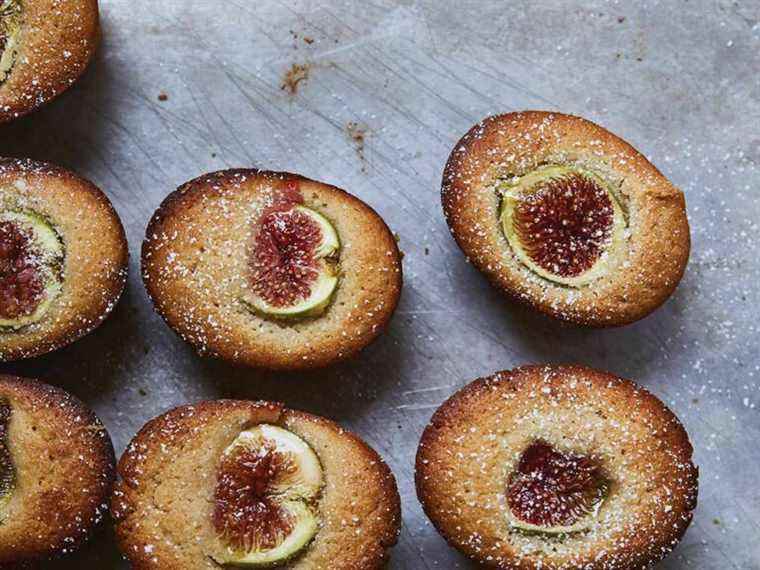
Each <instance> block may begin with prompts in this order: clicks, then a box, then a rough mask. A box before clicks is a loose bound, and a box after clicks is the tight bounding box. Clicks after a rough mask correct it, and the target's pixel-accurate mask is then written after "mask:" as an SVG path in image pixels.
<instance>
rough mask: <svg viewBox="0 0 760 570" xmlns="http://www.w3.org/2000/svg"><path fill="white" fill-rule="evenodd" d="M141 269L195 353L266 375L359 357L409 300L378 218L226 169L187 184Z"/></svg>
mask: <svg viewBox="0 0 760 570" xmlns="http://www.w3.org/2000/svg"><path fill="white" fill-rule="evenodd" d="M142 267H143V278H144V280H145V286H146V288H147V290H148V293H149V294H150V296H151V298H152V299H153V302H154V304H155V306H156V310H157V311H158V312H159V313H160V314H161V316H162V317H163V318H164V320H165V321H166V322H167V323H168V325H169V326H170V327H171V328H172V329H174V331H175V332H177V333H178V334H179V335H180V336H181V337H182V338H183V339H185V340H186V341H187V342H189V343H190V344H192V345H193V346H194V347H195V348H196V349H197V350H198V352H199V353H201V354H204V355H210V356H215V357H218V358H223V359H225V360H228V361H231V362H237V363H242V364H247V365H251V366H256V367H261V368H270V369H304V368H316V367H320V366H325V365H328V364H331V363H334V362H337V361H339V360H343V359H345V358H348V357H350V356H352V355H354V354H355V353H357V352H358V351H359V350H361V349H362V348H363V347H365V346H366V345H368V344H369V343H370V342H371V341H372V340H374V339H375V338H376V337H377V336H378V335H379V334H380V333H381V332H382V330H383V328H384V327H385V325H386V324H387V323H388V321H389V320H390V318H391V315H392V314H393V311H394V310H395V308H396V305H397V303H398V299H399V295H400V293H401V261H400V255H399V251H398V247H397V245H396V242H395V240H394V238H393V235H392V234H391V232H390V231H389V230H388V227H387V226H386V225H385V222H383V220H382V219H381V218H380V216H378V215H377V214H376V213H375V211H374V210H372V209H371V208H370V207H369V206H367V205H366V204H365V203H364V202H362V201H361V200H359V199H358V198H355V197H354V196H352V195H350V194H348V193H347V192H344V191H343V190H340V189H338V188H336V187H334V186H330V185H328V184H323V183H321V182H315V181H314V180H309V179H307V178H304V177H302V176H298V175H296V174H288V173H284V172H264V171H259V170H227V171H222V172H215V173H212V174H207V175H205V176H201V177H200V178H196V179H195V180H192V181H190V182H188V183H187V184H185V185H183V186H181V187H180V188H179V189H178V190H177V191H175V192H173V193H172V194H170V195H169V197H168V198H167V199H166V200H164V202H163V204H161V206H160V208H159V209H158V211H156V213H155V214H154V216H153V219H152V220H151V221H150V224H149V226H148V229H147V231H146V236H145V242H144V244H143V252H142Z"/></svg>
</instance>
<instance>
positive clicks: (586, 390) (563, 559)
mask: <svg viewBox="0 0 760 570" xmlns="http://www.w3.org/2000/svg"><path fill="white" fill-rule="evenodd" d="M537 439H543V440H545V441H548V442H549V443H551V444H552V445H554V446H556V447H558V448H561V449H567V450H568V451H574V452H578V453H581V454H584V455H592V454H593V455H594V456H595V457H600V458H601V460H602V461H603V465H604V468H605V471H606V472H607V473H608V475H609V476H610V478H611V480H612V486H611V490H610V493H609V495H608V497H607V498H606V499H605V502H604V504H603V506H602V509H601V511H600V513H599V517H598V519H597V522H596V523H595V524H594V526H592V528H591V529H590V530H589V531H588V532H587V533H581V534H575V535H570V536H569V537H567V538H565V539H564V540H560V539H551V538H546V537H542V536H530V535H525V534H521V533H519V532H515V531H513V530H512V529H510V527H509V523H508V519H507V517H506V515H505V509H507V508H508V507H507V506H506V503H505V500H504V493H505V490H506V480H507V477H508V475H509V473H510V472H511V470H512V469H513V468H514V466H515V465H516V462H517V460H518V458H519V455H520V454H521V453H522V451H523V450H524V449H525V448H526V447H527V446H528V445H530V443H531V442H532V441H535V440H537ZM691 456H692V447H691V444H690V443H689V439H688V436H687V434H686V431H685V430H684V428H683V426H682V425H681V424H680V422H679V421H678V419H677V418H676V417H675V416H674V415H673V413H672V412H671V411H670V410H668V409H667V407H665V405H664V404H663V403H662V402H661V401H660V400H659V399H657V398H656V397H655V396H653V395H652V394H650V393H649V392H647V391H646V390H644V389H642V388H640V387H638V386H636V385H635V384H633V383H632V382H629V381H627V380H623V379H620V378H617V377H615V376H613V375H611V374H608V373H605V372H600V371H597V370H593V369H590V368H586V367H582V366H525V367H522V368H517V369H515V370H512V371H508V372H500V373H497V374H495V375H493V376H491V377H488V378H481V379H479V380H476V381H474V382H472V383H471V384H469V385H468V386H466V387H465V388H463V389H462V390H460V391H459V392H457V393H456V394H454V395H453V396H452V397H451V398H449V400H447V401H446V402H445V403H444V404H443V405H442V406H441V407H440V408H439V409H438V410H437V411H436V413H435V414H434V415H433V418H432V420H431V422H430V425H429V426H428V427H427V428H426V430H425V432H424V433H423V436H422V439H421V441H420V447H419V450H418V452H417V462H416V484H417V494H418V497H419V499H420V501H421V502H422V505H423V507H424V509H425V512H426V513H427V515H428V517H430V519H431V520H432V521H433V524H434V525H435V526H436V528H437V529H438V531H439V532H440V533H441V534H442V535H443V536H444V537H445V538H446V540H447V541H448V542H449V543H450V544H451V545H452V546H454V547H456V548H458V549H459V550H461V551H462V552H463V553H465V554H466V555H467V556H469V557H470V558H472V559H474V560H477V561H479V562H481V563H483V564H485V565H486V566H490V567H493V568H501V569H505V570H506V569H508V570H528V569H532V568H537V567H539V566H540V567H541V568H545V569H547V570H560V569H562V570H565V569H567V570H569V569H571V568H584V569H587V570H631V569H639V568H645V567H647V566H648V565H649V564H651V563H652V562H654V561H656V560H659V559H661V558H662V557H664V556H665V555H666V554H667V553H668V552H670V550H672V548H673V547H674V546H675V545H676V544H677V543H678V541H679V540H680V538H681V537H682V535H683V534H684V532H685V531H686V528H687V527H688V525H689V523H690V522H691V518H692V513H693V510H694V509H695V507H696V500H697V475H698V472H697V468H696V467H695V466H694V464H693V463H692V459H691Z"/></svg>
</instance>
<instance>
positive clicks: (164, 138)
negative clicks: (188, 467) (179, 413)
mask: <svg viewBox="0 0 760 570" xmlns="http://www.w3.org/2000/svg"><path fill="white" fill-rule="evenodd" d="M101 4H102V20H103V45H102V49H101V50H100V52H99V55H98V57H97V60H96V61H95V62H94V64H93V66H92V68H91V69H90V70H89V72H88V73H87V75H86V76H85V77H84V79H83V80H82V81H81V82H79V83H78V84H77V85H76V86H75V87H74V88H73V89H72V90H71V91H70V92H68V93H67V94H66V95H64V96H63V97H62V98H61V99H59V100H58V101H56V102H54V103H52V104H51V105H49V106H48V107H47V108H45V109H43V110H42V111H40V112H37V113H35V114H34V115H33V116H30V117H28V118H26V119H23V120H20V121H18V122H16V123H14V124H12V125H9V126H5V127H2V128H0V154H2V155H10V156H28V157H32V158H36V159H41V160H48V161H52V162H56V163H59V164H61V165H63V166H66V167H69V168H72V169H74V170H76V171H78V172H79V173H81V174H83V175H84V176H86V177H88V178H90V179H92V180H93V181H94V182H95V183H96V184H97V185H99V186H100V187H101V188H103V189H104V190H105V191H106V193H107V194H108V195H109V196H110V198H111V200H112V201H113V203H114V205H115V207H116V209H117V210H118V211H119V213H120V215H121V217H122V220H123V221H124V224H125V227H126V230H127V234H128V237H129V241H130V250H131V253H132V260H131V264H130V271H131V274H130V277H129V285H128V288H127V290H126V292H125V294H124V297H123V298H122V301H121V303H120V304H119V305H118V307H117V308H116V310H115V311H114V314H113V315H112V316H111V317H110V319H109V320H108V321H107V322H106V323H105V324H104V325H103V326H102V327H101V328H100V329H99V330H97V331H96V332H94V333H93V334H91V335H90V336H88V337H87V338H85V339H83V340H82V341H80V342H77V343H76V344H74V345H73V346H71V347H69V348H67V349H64V350H61V351H59V352H57V353H55V354H51V355H49V356H46V357H43V358H38V359H35V360H32V361H28V362H21V363H16V364H12V365H3V366H2V367H1V368H2V370H3V371H4V372H13V373H19V374H25V375H31V376H36V377H40V378H42V379H44V380H46V381H48V382H51V383H54V384H58V385H60V386H62V387H64V388H65V389H67V390H69V391H71V392H73V393H74V394H76V395H78V396H79V397H80V398H82V399H83V400H85V401H86V402H87V403H89V404H90V405H91V406H93V407H94V409H95V410H96V411H97V413H98V414H99V415H100V417H101V418H102V419H103V421H104V422H105V424H106V425H107V427H108V429H109V430H110V433H111V435H112V437H113V440H114V444H115V446H116V448H117V452H121V451H122V450H123V448H124V447H125V445H126V444H127V442H128V441H129V440H130V438H131V437H132V436H133V435H134V433H135V432H136V431H137V430H138V429H139V428H140V427H141V426H142V425H143V424H144V423H145V421H146V420H148V419H150V418H152V417H154V416H155V415H157V414H159V413H161V412H163V411H165V410H167V409H168V408H170V407H172V406H175V405H178V404H182V403H186V402H192V401H196V400H199V399H204V398H218V397H235V398H266V399H274V400H281V401H284V402H286V403H287V404H288V405H289V406H290V407H294V408H301V409H304V410H308V411H310V412H314V413H317V414H323V415H325V416H329V417H331V418H334V419H336V420H338V421H339V422H341V423H342V424H343V425H345V426H346V427H348V428H350V429H352V430H355V431H356V432H358V433H359V434H361V435H362V436H363V437H364V438H366V439H367V441H369V442H370V443H371V444H372V445H373V446H374V447H375V448H376V449H377V450H378V451H379V452H380V453H381V454H382V455H383V456H384V457H385V458H386V459H387V461H388V462H389V464H390V466H391V467H392V469H393V471H394V472H395V474H396V477H397V479H398V483H399V488H400V491H401V496H402V501H403V510H404V527H403V531H402V533H401V537H400V540H399V544H398V546H397V547H396V548H395V549H394V551H393V555H392V560H391V563H390V567H391V568H394V569H407V570H419V569H421V568H427V569H435V568H442V569H449V568H472V566H471V565H470V564H469V563H468V562H467V561H466V560H465V559H464V558H463V557H461V556H459V555H458V554H457V553H456V552H455V551H454V550H452V549H450V548H449V547H447V546H446V544H445V543H444V541H443V540H442V539H441V538H440V537H439V536H438V535H437V533H436V532H435V530H434V529H433V528H432V526H431V525H430V523H429V522H428V521H427V519H426V518H425V516H424V514H423V513H422V510H421V508H420V506H419V504H418V502H417V499H416V496H415V492H414V486H413V459H414V454H415V451H416V447H417V441H418V438H419V436H420V434H421V432H422V429H423V427H424V425H425V424H426V422H427V421H428V420H429V418H430V415H431V414H432V412H433V410H434V409H435V408H436V407H437V406H438V405H439V404H440V403H441V402H442V401H443V400H444V399H445V398H446V397H448V396H449V395H450V394H451V393H452V392H453V391H454V390H456V389H457V388H459V387H461V386H462V385H464V384H465V383H467V382H468V381H469V380H471V379H474V378H475V377H477V376H481V375H484V374H488V373H491V372H493V371H495V370H499V369H505V368H511V367H513V366H516V365H519V364H524V363H530V362H581V363H585V364H589V365H592V366H595V367H599V368H602V369H605V370H609V371H612V372H614V373H617V374H619V375H622V376H625V377H629V378H631V379H634V380H636V381H638V382H639V383H641V384H642V385H644V386H646V387H647V388H649V389H650V390H652V391H653V392H654V393H655V394H657V395H658V396H660V397H661V398H662V399H664V400H665V401H666V402H667V404H668V405H669V406H671V407H672V408H673V409H674V411H675V412H676V413H677V414H678V415H679V417H680V418H681V419H682V420H683V422H684V423H685V425H686V427H687V429H688V431H689V433H690V435H691V439H692V442H693V444H694V447H695V454H696V461H697V462H698V464H699V467H700V471H701V488H700V502H699V509H698V511H697V513H696V517H695V520H694V523H693V524H692V526H691V528H690V530H689V531H688V533H687V535H686V537H685V539H684V541H683V542H682V544H681V545H680V547H679V548H678V549H677V551H676V552H675V553H674V554H673V555H672V556H670V557H669V558H668V560H667V561H666V562H663V563H662V564H661V565H660V566H659V567H660V568H664V569H669V570H674V569H693V568H699V569H715V568H721V569H729V568H731V569H757V568H760V540H758V538H760V523H758V520H760V491H758V488H757V485H756V480H757V476H758V471H759V470H760V446H759V445H758V444H757V442H758V439H759V438H760V419H759V415H758V412H759V411H760V391H759V390H758V385H759V384H758V380H759V379H760V356H758V336H759V334H758V331H759V330H760V329H759V327H760V325H758V313H759V311H758V306H760V288H758V286H757V282H758V279H759V278H760V257H758V255H757V244H758V237H757V236H758V220H760V200H758V199H757V195H758V192H759V191H760V187H759V186H760V166H759V165H760V131H758V121H760V83H758V79H757V78H758V77H760V58H759V57H758V53H759V52H760V24H759V23H758V21H759V20H760V4H758V3H757V2H727V1H719V2H712V1H707V0H694V1H692V2H689V3H688V4H684V3H681V2H645V3H639V2H617V1H613V2H609V1H606V0H605V1H602V0H592V1H590V2H577V3H571V2H564V1H562V0H537V1H532V2H527V1H526V2H510V3H506V2H502V1H500V0H482V1H476V0H472V1H469V2H462V1H461V0H372V1H361V2H359V1H356V2H352V1H340V2H338V1H328V0H260V1H257V2H253V1H250V0H228V1H226V2H219V0H165V1H162V2H154V1H150V0H135V1H127V0H104V1H102V3H101ZM294 66H295V67H294ZM526 108H542V109H553V110H562V111H564V112H569V113H575V114H580V115H582V116H585V117H587V118H590V119H592V120H595V121H597V122H599V123H601V124H602V125H604V126H606V127H607V128H609V129H610V130H612V131H613V132H615V133H617V134H619V135H621V136H623V137H624V138H626V139H627V140H628V141H630V142H631V143H632V144H634V145H635V146H637V147H638V148H639V149H640V150H641V151H643V152H644V153H645V154H646V155H647V156H649V157H650V158H651V159H652V160H653V162H654V163H655V164H656V165H657V166H658V167H659V168H660V169H661V170H662V171H663V172H664V173H665V174H666V175H667V176H668V177H669V178H670V179H671V180H672V181H673V182H674V183H676V184H677V185H678V186H680V187H681V188H682V189H683V190H684V191H685V193H686V197H687V202H688V208H689V216H690V221H691V227H692V238H693V253H692V257H691V261H690V264H689V267H688V270H687V273H686V277H685V279H684V280H683V282H682V284H681V286H680V287H679V289H678V291H677V293H676V294H675V296H674V297H673V298H672V299H671V300H670V301H669V302H668V303H667V304H666V305H665V306H663V307H662V308H661V309H660V310H658V311H657V312H656V313H655V314H654V315H652V316H651V317H649V318H647V319H645V320H643V321H641V322H639V323H637V324H634V325H632V326H628V327H625V328H621V329H616V330H585V329H580V328H575V327H569V326H563V325H560V324H557V323H555V322H551V321H549V320H547V319H545V318H543V317H541V316H539V315H536V314H533V313H531V312H528V311H526V310H524V309H521V308H518V307H516V306H514V305H511V304H509V303H508V302H506V301H505V300H504V299H503V298H502V297H501V296H500V295H499V294H498V293H497V292H496V291H494V290H493V289H491V288H490V287H489V286H488V285H487V284H486V282H485V280H484V279H483V278H482V277H481V276H480V275H479V274H478V273H477V271H476V270H475V269H474V268H473V267H471V266H470V265H468V264H467V263H466V262H465V260H464V258H463V256H462V255H461V253H460V252H459V250H458V249H457V247H456V245H455V244H454V242H453V240H452V239H451V237H450V236H449V233H448V230H447V228H446V225H445V222H444V220H443V216H442V214H441V208H440V202H439V189H440V178H441V171H442V168H443V165H444V162H445V160H446V158H447V156H448V153H449V151H450V150H451V148H452V146H453V145H454V143H455V142H456V140H457V139H458V138H459V137H460V136H461V135H462V134H463V133H464V132H466V130H467V129H468V128H469V127H470V126H471V125H472V124H473V123H475V122H476V121H478V120H479V119H481V118H483V117H484V116H486V115H489V114H493V113H496V112H504V111H510V110H517V109H526ZM238 166H256V167H260V168H267V169H278V170H288V171H293V172H299V173H301V174H304V175H306V176H308V177H311V178H316V179H319V180H324V181H326V182H330V183H333V184H336V185H338V186H340V187H343V188H345V189H347V190H349V191H350V192H352V193H354V194H356V195H357V196H359V197H361V198H362V199H363V200H365V201H366V202H368V203H369V204H371V205H372V206H373V207H375V208H376V209H377V210H378V212H379V213H380V214H381V215H382V216H383V217H384V218H385V220H386V221H387V222H388V223H389V225H390V226H391V227H392V228H393V230H394V231H396V232H397V233H398V235H399V238H400V245H401V248H402V249H403V250H404V252H405V254H406V255H405V258H404V269H405V288H404V293H403V298H402V301H401V305H400V307H399V309H398V312H397V313H396V316H395V318H394V319H393V321H392V324H391V326H390V328H389V330H388V331H387V332H386V334H385V335H384V336H383V337H382V338H381V339H380V340H379V341H377V342H376V343H375V344H374V345H372V346H371V347H370V348H369V349H367V350H366V351H364V352H363V354H361V356H360V357H359V358H357V359H356V360H354V361H352V362H350V363H347V364H343V365H340V366H337V367H335V368H332V369H329V370H324V371H321V372H315V373H308V374H268V373H262V372H257V371H252V370H247V369H241V368H234V367H231V366H228V365H226V364H224V363H221V362H215V361H210V360H204V359H201V358H199V357H197V356H196V355H195V354H194V353H193V352H192V351H191V349H189V348H188V347H187V346H186V345H185V344H183V343H182V342H181V341H180V340H179V339H178V338H177V337H175V336H174V334H173V333H172V332H171V331H170V330H169V329H168V328H167V327H166V326H165V325H164V324H163V323H162V322H161V320H160V319H159V318H158V317H157V316H156V315H155V314H154V313H153V310H152V307H151V305H150V302H149V300H148V298H147V296H146V294H145V291H144V289H143V287H142V283H141V280H140V272H139V263H138V262H139V251H140V244H141V241H142V237H143V233H144V230H145V226H146V224H147V221H148V219H149V218H150V216H151V214H152V212H153V210H154V209H155V208H156V207H157V206H158V204H159V203H160V202H161V200H162V199H163V198H164V196H165V195H166V194H167V193H169V192H170V191H171V190H173V189H174V188H175V187H176V186H178V185H179V184H181V183H182V182H184V181H186V180H188V179H190V178H193V177H195V176H197V175H199V174H201V173H204V172H208V171H213V170H218V169H224V168H228V167H238ZM127 567H128V565H127V563H126V562H123V561H121V557H120V556H119V554H118V552H117V551H116V548H115V546H114V543H113V538H112V536H111V534H110V530H109V528H108V525H106V527H105V528H104V529H103V530H102V531H101V532H100V533H99V534H98V535H97V536H96V537H95V539H94V541H93V543H92V544H90V545H89V546H88V547H86V548H85V549H84V550H83V551H82V552H80V553H79V554H77V555H76V556H74V557H73V558H71V559H70V560H68V561H66V562H63V563H60V564H55V565H53V564H51V565H50V568H71V569H73V568H77V569H81V568H93V569H95V568H97V569H111V568H127Z"/></svg>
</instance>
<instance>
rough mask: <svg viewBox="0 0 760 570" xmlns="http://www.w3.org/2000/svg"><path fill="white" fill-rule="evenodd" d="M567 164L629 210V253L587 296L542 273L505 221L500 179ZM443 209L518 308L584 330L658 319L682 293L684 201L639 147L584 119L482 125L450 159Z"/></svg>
mask: <svg viewBox="0 0 760 570" xmlns="http://www.w3.org/2000/svg"><path fill="white" fill-rule="evenodd" d="M557 163H558V164H570V165H572V164H576V165H584V166H587V167H589V168H592V169H593V170H595V171H598V172H601V173H602V174H604V175H605V176H606V177H608V178H609V179H610V180H611V181H613V182H614V183H616V184H618V183H619V184H621V186H620V193H621V196H622V198H623V199H624V200H625V201H626V203H627V207H628V213H629V229H630V232H629V237H628V241H627V248H626V250H627V252H626V255H625V256H624V257H623V258H622V259H619V260H617V261H616V262H615V264H614V265H613V266H612V267H611V271H610V272H609V273H608V274H607V275H606V276H604V277H601V278H599V279H597V280H595V281H594V282H592V283H591V284H589V285H587V286H585V287H581V288H571V287H565V286H561V285H557V284H555V283H552V282H550V281H548V280H546V279H543V278H541V277H538V276H537V275H535V274H534V273H532V272H531V271H530V270H529V269H527V268H526V267H525V266H524V265H522V264H521V263H520V262H519V260H518V259H517V257H516V256H515V255H514V254H513V253H512V250H511V248H510V246H509V243H508V242H507V240H506V238H505V237H504V234H503V232H502V230H501V227H500V224H499V223H498V208H499V199H498V197H497V194H496V191H495V189H494V185H495V183H496V181H497V178H498V177H500V176H506V175H512V174H522V173H525V172H528V171H530V170H532V169H534V168H536V167H537V166H540V165H542V164H557ZM442 202H443V209H444V213H445V214H446V219H447V222H448V224H449V228H450V229H451V233H452V234H453V236H454V238H455V239H456V241H457V243H458V244H459V247H460V248H461V249H462V251H463V252H464V254H465V255H466V256H467V258H468V259H469V260H470V261H471V262H472V263H473V264H474V265H475V267H477V268H478V269H479V270H480V271H481V272H483V273H484V274H485V275H486V277H488V279H489V280H490V281H491V283H493V284H494V285H495V286H496V287H498V288H499V289H500V290H502V291H503V292H504V293H506V294H507V295H508V296H509V297H511V298H513V299H514V300H516V301H519V302H521V303H523V304H526V305H529V306H531V307H534V308H536V309H538V310H540V311H542V312H544V313H546V314H548V315H550V316H552V317H555V318H558V319H562V320H565V321H569V322H573V323H577V324H581V325H587V326H618V325H623V324H628V323H631V322H633V321H636V320H638V319H641V318H643V317H644V316H646V315H648V314H649V313H651V312H652V311H654V310H655V309H656V308H657V307H659V306H660V305H661V304H662V303H663V302H664V301H665V300H666V299H667V298H668V297H669V296H670V295H671V293H672V292H673V291H674V290H675V288H676V286H677V285H678V283H679V281H680V280H681V277H682V275H683V272H684V270H685V268H686V263H687V261H688V258H689V248H690V237H689V224H688V220H687V218H686V208H685V201H684V196H683V193H682V192H681V191H680V190H678V189H677V188H676V187H674V186H673V185H672V184H671V183H670V182H669V181H668V180H667V179H666V178H665V177H664V176H663V175H662V174H661V173H660V172H659V171H658V170H657V169H656V168H655V167H654V166H653V165H652V164H651V163H650V162H649V161H648V160H647V159H646V158H645V157H644V156H643V155H641V154H640V153H639V152H638V151H636V149H634V148H633V147H632V146H631V145H629V144H628V143H626V142H625V141H624V140H622V139H620V138H619V137H617V136H615V135H614V134H612V133H610V132H609V131H607V130H605V129H604V128H602V127H600V126H598V125H596V124H594V123H592V122H590V121H587V120H585V119H582V118H580V117H574V116H571V115H563V114H561V113H548V112H543V111H525V112H521V113H509V114H505V115H497V116H493V117H488V118H487V119H485V120H483V121H482V122H481V123H478V124H477V125H475V126H474V127H473V128H472V129H471V130H470V131H469V132H468V133H467V134H466V135H465V136H464V137H463V138H462V139H461V140H460V141H459V142H458V143H457V145H456V146H455V147H454V150H453V151H452V153H451V156H450V157H449V160H448V163H447V164H446V168H445V171H444V174H443V184H442Z"/></svg>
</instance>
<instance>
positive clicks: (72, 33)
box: [0, 0, 100, 124]
mask: <svg viewBox="0 0 760 570" xmlns="http://www.w3.org/2000/svg"><path fill="white" fill-rule="evenodd" d="M99 30H100V28H99V24H98V3H97V0H0V124H2V123H5V122H8V121H11V120H13V119H15V118H17V117H20V116H22V115H26V114H27V113H30V112H31V111H34V110H35V109H37V108H38V107H41V106H42V105H44V104H45V103H47V102H48V101H50V100H51V99H54V98H55V97H57V96H58V95H59V94H61V93H62V92H63V91H65V90H66V89H68V88H69V87H70V86H71V85H72V84H73V83H74V82H75V81H76V80H77V79H78V78H79V77H80V76H81V75H82V74H83V73H84V71H85V69H86V68H87V65H88V64H89V63H90V60H91V59H92V57H93V55H94V53H95V49H96V48H97V45H98V39H99Z"/></svg>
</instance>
